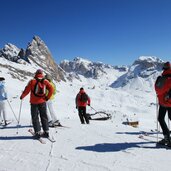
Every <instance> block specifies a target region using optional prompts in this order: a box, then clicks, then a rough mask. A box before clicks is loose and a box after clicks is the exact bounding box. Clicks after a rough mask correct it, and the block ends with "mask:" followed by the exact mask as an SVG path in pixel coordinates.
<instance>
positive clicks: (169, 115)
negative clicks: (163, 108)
mask: <svg viewBox="0 0 171 171" xmlns="http://www.w3.org/2000/svg"><path fill="white" fill-rule="evenodd" d="M167 110H168V117H169V119H170V120H171V107H168V108H167Z"/></svg>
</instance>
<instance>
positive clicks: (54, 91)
mask: <svg viewBox="0 0 171 171" xmlns="http://www.w3.org/2000/svg"><path fill="white" fill-rule="evenodd" d="M49 82H50V84H51V86H52V87H53V93H52V96H51V97H50V100H53V99H54V98H55V94H56V85H55V84H54V83H53V82H52V81H49ZM48 93H49V91H48V90H46V95H48Z"/></svg>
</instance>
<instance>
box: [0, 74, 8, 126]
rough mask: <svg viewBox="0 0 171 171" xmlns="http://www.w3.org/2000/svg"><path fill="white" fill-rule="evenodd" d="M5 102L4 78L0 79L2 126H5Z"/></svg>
mask: <svg viewBox="0 0 171 171" xmlns="http://www.w3.org/2000/svg"><path fill="white" fill-rule="evenodd" d="M6 100H7V91H6V88H5V78H4V77H0V118H1V120H0V123H2V116H1V115H2V114H3V120H4V124H5V125H7V118H6V117H7V116H6V105H5V104H6Z"/></svg>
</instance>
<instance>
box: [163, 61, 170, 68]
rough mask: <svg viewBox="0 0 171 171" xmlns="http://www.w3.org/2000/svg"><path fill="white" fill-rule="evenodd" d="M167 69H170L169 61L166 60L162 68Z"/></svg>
mask: <svg viewBox="0 0 171 171" xmlns="http://www.w3.org/2000/svg"><path fill="white" fill-rule="evenodd" d="M168 69H171V65H170V62H166V63H164V64H163V70H168Z"/></svg>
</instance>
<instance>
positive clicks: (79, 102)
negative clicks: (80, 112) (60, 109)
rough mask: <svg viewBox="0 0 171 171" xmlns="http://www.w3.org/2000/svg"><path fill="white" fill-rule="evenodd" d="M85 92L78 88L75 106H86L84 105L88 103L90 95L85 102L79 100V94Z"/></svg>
mask: <svg viewBox="0 0 171 171" xmlns="http://www.w3.org/2000/svg"><path fill="white" fill-rule="evenodd" d="M83 93H85V91H84V90H80V92H79V93H78V94H77V96H76V98H75V103H76V106H77V107H86V105H90V97H89V96H88V100H87V102H82V101H81V94H83Z"/></svg>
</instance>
